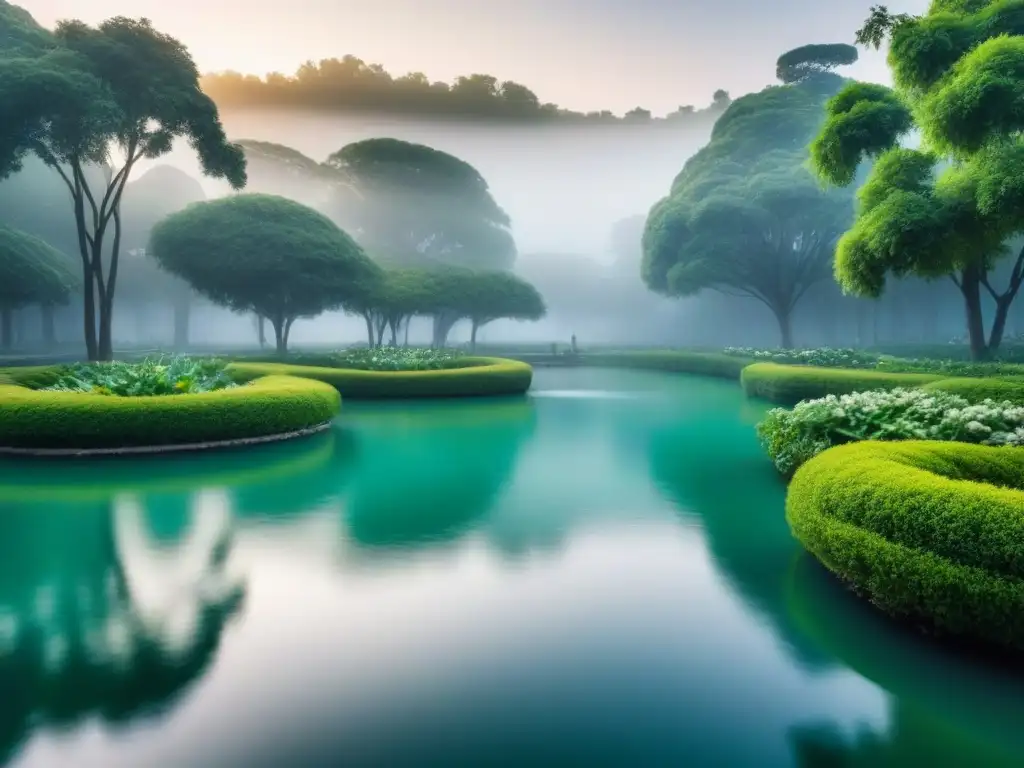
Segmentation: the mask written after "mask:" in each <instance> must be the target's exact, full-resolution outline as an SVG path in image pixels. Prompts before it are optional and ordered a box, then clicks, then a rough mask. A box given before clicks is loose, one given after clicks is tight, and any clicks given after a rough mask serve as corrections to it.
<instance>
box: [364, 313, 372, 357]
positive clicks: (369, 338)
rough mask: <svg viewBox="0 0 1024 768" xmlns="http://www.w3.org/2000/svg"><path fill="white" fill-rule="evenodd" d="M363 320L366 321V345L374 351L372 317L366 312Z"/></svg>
mask: <svg viewBox="0 0 1024 768" xmlns="http://www.w3.org/2000/svg"><path fill="white" fill-rule="evenodd" d="M363 320H365V321H366V343H367V344H368V345H369V347H370V349H373V341H374V338H373V318H372V317H370V313H369V312H366V313H364V314H363Z"/></svg>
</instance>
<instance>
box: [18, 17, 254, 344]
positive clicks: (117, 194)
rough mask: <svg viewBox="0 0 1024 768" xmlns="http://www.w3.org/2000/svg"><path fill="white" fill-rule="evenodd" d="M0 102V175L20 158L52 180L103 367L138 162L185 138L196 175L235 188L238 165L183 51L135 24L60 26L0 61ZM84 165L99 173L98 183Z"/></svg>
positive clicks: (88, 330) (240, 182)
mask: <svg viewBox="0 0 1024 768" xmlns="http://www.w3.org/2000/svg"><path fill="white" fill-rule="evenodd" d="M0 101H2V103H3V104H4V108H5V114H4V120H3V121H2V124H0V178H3V177H5V176H7V175H10V174H11V173H14V172H16V171H17V170H19V169H20V167H21V162H22V160H23V158H24V157H25V156H26V155H35V156H37V157H38V158H39V159H41V160H42V161H43V162H44V163H46V164H47V165H48V166H50V167H51V168H53V169H54V170H55V171H56V172H57V173H58V174H59V175H60V178H61V180H62V181H63V182H64V184H65V186H66V188H67V191H68V192H69V194H70V199H71V203H72V211H73V214H74V221H75V226H76V233H77V239H78V252H79V255H80V257H81V263H82V277H83V280H82V283H83V299H84V301H83V320H84V335H85V344H86V349H87V351H88V355H89V358H90V359H91V360H97V359H99V360H109V359H111V358H112V356H113V347H112V340H111V322H112V316H113V305H114V296H115V290H116V286H117V269H118V259H119V256H120V248H121V236H122V231H121V216H120V206H121V198H122V196H123V194H124V190H125V186H126V184H127V183H128V179H129V177H130V176H131V174H132V171H133V169H134V168H135V166H136V164H137V163H138V162H139V161H140V160H142V159H143V158H147V159H153V158H156V157H159V156H161V155H164V154H166V153H167V152H169V151H170V149H171V147H172V145H173V143H174V141H175V140H176V139H179V138H184V139H187V140H188V142H189V144H190V145H191V146H192V148H193V149H195V151H196V152H197V154H198V156H199V160H200V163H201V165H202V168H203V172H204V173H205V174H207V175H209V176H213V177H218V178H226V179H227V180H228V182H229V183H230V184H231V186H232V187H233V188H235V189H239V188H241V187H243V186H244V185H245V158H244V156H243V154H242V151H241V149H239V148H238V147H236V146H234V145H232V144H230V143H228V141H227V140H226V138H225V135H224V130H223V128H222V126H221V124H220V121H219V118H218V115H217V108H216V106H215V105H214V103H213V102H212V101H211V100H210V99H209V97H207V96H206V95H205V94H204V93H203V92H202V91H201V90H200V88H199V73H198V71H197V70H196V67H195V64H194V63H193V61H192V58H191V56H190V55H189V53H188V51H187V49H186V48H185V47H184V46H183V45H182V44H181V43H180V42H178V41H177V40H175V39H174V38H172V37H169V36H168V35H165V34H162V33H160V32H158V31H157V30H155V29H154V28H153V27H152V25H151V24H150V23H149V22H148V21H147V20H144V19H143V20H133V19H128V18H124V17H116V18H113V19H110V20H108V21H105V22H103V23H102V24H100V25H99V26H98V27H96V28H93V27H89V26H88V25H86V24H83V23H82V22H80V21H64V22H61V23H60V24H58V26H57V29H56V32H55V33H54V36H53V46H52V47H51V48H48V49H46V50H44V51H43V52H41V53H38V54H37V55H22V56H18V57H4V58H2V59H0ZM115 154H117V155H118V159H117V160H115ZM90 166H99V167H100V168H101V169H102V180H101V181H100V182H99V183H96V182H95V181H93V179H92V178H91V177H90V172H89V170H88V169H89V168H90Z"/></svg>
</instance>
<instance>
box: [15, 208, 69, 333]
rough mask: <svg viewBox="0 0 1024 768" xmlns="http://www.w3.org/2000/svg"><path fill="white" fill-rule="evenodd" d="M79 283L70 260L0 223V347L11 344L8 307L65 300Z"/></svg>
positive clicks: (46, 303)
mask: <svg viewBox="0 0 1024 768" xmlns="http://www.w3.org/2000/svg"><path fill="white" fill-rule="evenodd" d="M79 283H80V280H79V278H78V276H77V275H76V273H75V272H74V271H73V269H72V263H71V261H70V260H69V259H68V258H67V257H66V256H65V255H64V254H62V253H60V252H59V251H57V250H56V249H54V248H52V247H51V246H50V245H49V244H47V243H45V242H44V241H42V240H40V239H39V238H38V237H35V236H33V235H30V234H28V233H27V232H21V231H19V230H16V229H11V228H10V227H5V226H2V225H0V347H2V348H4V349H6V348H9V347H10V346H11V311H12V310H14V309H17V308H19V307H23V306H25V305H27V304H41V305H50V306H52V305H55V304H63V303H65V302H66V301H67V299H68V295H69V294H70V293H71V291H73V290H74V289H75V288H76V287H77V286H78V285H79Z"/></svg>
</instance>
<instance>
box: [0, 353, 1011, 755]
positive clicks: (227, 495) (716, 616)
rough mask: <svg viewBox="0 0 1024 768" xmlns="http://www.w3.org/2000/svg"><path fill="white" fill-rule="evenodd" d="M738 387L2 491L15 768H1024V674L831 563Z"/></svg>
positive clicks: (629, 398) (31, 466)
mask: <svg viewBox="0 0 1024 768" xmlns="http://www.w3.org/2000/svg"><path fill="white" fill-rule="evenodd" d="M764 411H765V408H764V407H763V406H761V405H758V404H756V403H751V402H748V401H746V400H745V399H744V398H743V396H742V394H741V393H740V392H739V390H738V388H737V387H736V386H735V385H734V384H730V383H726V382H718V381H714V380H708V379H701V378H689V377H683V376H671V375H666V374H658V373H644V372H629V371H601V370H541V371H538V373H537V376H536V380H535V387H534V390H533V392H532V393H531V396H530V397H529V398H526V399H521V400H519V399H516V400H503V401H489V402H440V403H437V402H435V403H416V404H380V405H369V404H367V405H364V404H348V405H347V407H346V409H345V412H344V415H343V416H342V417H341V418H340V419H339V421H338V424H337V426H336V428H335V429H334V430H333V431H331V432H330V433H328V434H324V435H320V436H317V437H315V438H311V439H308V440H306V441H304V442H295V443H291V444H287V445H278V446H265V447H262V448H257V449H251V450H246V451H239V452H232V453H221V454H207V455H203V456H193V457H179V458H147V459H139V460H104V461H101V462H88V463H73V464H72V463H61V464H40V463H28V464H25V463H10V462H5V463H3V464H0V505H2V508H0V764H2V765H5V766H6V765H10V766H76V767H77V766H83V767H89V768H91V767H92V766H97V767H100V766H102V767H103V768H116V767H118V766H125V767H128V766H130V767H131V768H138V767H139V766H146V767H147V768H148V767H150V766H173V767H175V768H179V767H182V766H189V767H193V766H211V767H217V768H220V767H222V766H223V767H232V768H233V767H234V766H240V767H242V766H244V767H245V768H253V767H255V766H336V765H341V766H349V765H351V766H363V765H368V766H406V765H409V766H413V765H415V766H456V765H488V766H489V765H496V766H505V765H509V766H512V765H515V766H519V765H587V766H593V765H628V766H639V765H643V766H662V765H687V766H757V767H762V766H765V767H772V766H803V767H807V768H810V767H812V766H813V767H815V768H816V767H818V766H822V767H824V766H829V767H831V766H847V765H849V766H917V765H922V766H923V765H928V766H947V765H948V766H1002V765H1006V766H1011V765H1014V766H1020V765H1024V728H1022V727H1021V724H1022V723H1024V684H1022V682H1021V681H1024V673H1021V672H1020V671H1019V670H1014V669H1010V668H1008V667H1006V666H1005V664H1004V665H1003V666H999V665H997V664H995V663H993V662H988V661H983V660H979V659H977V658H968V657H966V656H965V655H964V654H963V653H956V652H953V651H951V650H946V649H942V648H939V647H937V646H936V645H935V644H934V643H929V642H928V641H927V640H925V639H922V638H920V637H918V636H916V635H913V634H908V633H906V632H904V631H902V630H900V629H899V628H896V627H894V626H892V625H890V624H889V623H888V622H887V621H885V620H884V619H881V618H880V617H878V616H876V615H875V614H874V613H873V612H872V611H871V610H870V609H869V608H867V607H865V606H863V605H861V604H860V603H859V602H857V601H856V600H855V599H854V598H852V597H850V596H849V595H847V594H846V593H845V592H843V591H842V590H841V589H839V588H837V587H836V585H835V584H834V583H833V582H832V581H831V579H830V578H829V577H828V576H827V574H824V573H823V572H822V571H821V570H820V569H819V568H818V567H817V566H816V565H815V564H814V563H813V562H811V561H810V560H809V558H807V557H806V556H804V555H801V554H800V551H799V548H798V547H797V545H796V544H795V543H794V542H793V541H792V540H791V539H790V537H789V534H788V531H787V528H786V525H785V521H784V519H783V498H784V487H783V484H782V483H781V482H780V481H779V479H778V478H777V477H776V476H775V474H774V471H773V469H772V467H771V465H770V464H769V462H768V460H767V459H766V458H765V457H764V456H763V454H762V453H761V451H760V449H759V447H758V445H757V441H756V437H755V434H754V431H753V426H754V424H755V423H756V422H757V421H758V420H759V418H760V417H761V416H762V415H763V413H764Z"/></svg>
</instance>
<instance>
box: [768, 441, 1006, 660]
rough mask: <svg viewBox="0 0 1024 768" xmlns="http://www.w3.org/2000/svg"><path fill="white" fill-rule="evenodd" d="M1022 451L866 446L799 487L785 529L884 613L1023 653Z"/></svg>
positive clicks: (839, 454)
mask: <svg viewBox="0 0 1024 768" xmlns="http://www.w3.org/2000/svg"><path fill="white" fill-rule="evenodd" d="M1021 510H1024V450H1015V449H1005V448H993V447H987V446H982V445H966V444H963V443H941V442H917V441H913V442H899V443H881V442H860V443H854V444H851V445H844V446H839V447H837V448H832V449H830V450H827V451H825V452H824V453H822V454H821V455H820V456H817V457H816V458H814V459H812V460H810V461H808V462H807V463H806V464H804V465H803V466H802V467H801V468H800V469H799V470H798V471H797V473H796V475H795V476H794V477H793V480H792V482H791V483H790V486H789V493H788V495H787V499H786V518H787V520H788V521H789V524H790V527H791V528H792V531H793V534H794V536H796V538H797V539H798V540H799V541H800V542H801V543H802V544H803V546H804V547H806V548H807V550H808V551H810V552H811V553H812V554H813V555H814V556H815V557H817V558H818V560H819V561H820V562H821V563H822V564H823V565H824V566H825V567H826V568H828V569H829V570H830V571H832V572H833V573H835V574H836V575H837V576H838V577H839V578H840V579H841V580H842V581H843V582H845V583H846V584H847V585H848V586H850V587H852V588H853V589H854V590H855V591H856V592H858V593H860V594H862V595H864V596H866V597H867V598H868V599H870V600H871V601H872V602H873V603H875V604H876V605H877V606H879V607H880V608H882V609H883V610H884V611H886V612H887V613H889V614H892V615H894V616H898V617H901V618H905V619H910V620H913V621H916V622H923V623H925V624H927V625H929V626H930V627H932V628H935V629H938V630H940V631H943V632H946V633H951V634H955V635H962V636H967V637H971V638H976V639H982V640H986V641H989V642H994V643H998V644H1001V645H1005V646H1010V647H1013V648H1017V649H1021V648H1024V515H1022V514H1021Z"/></svg>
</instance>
